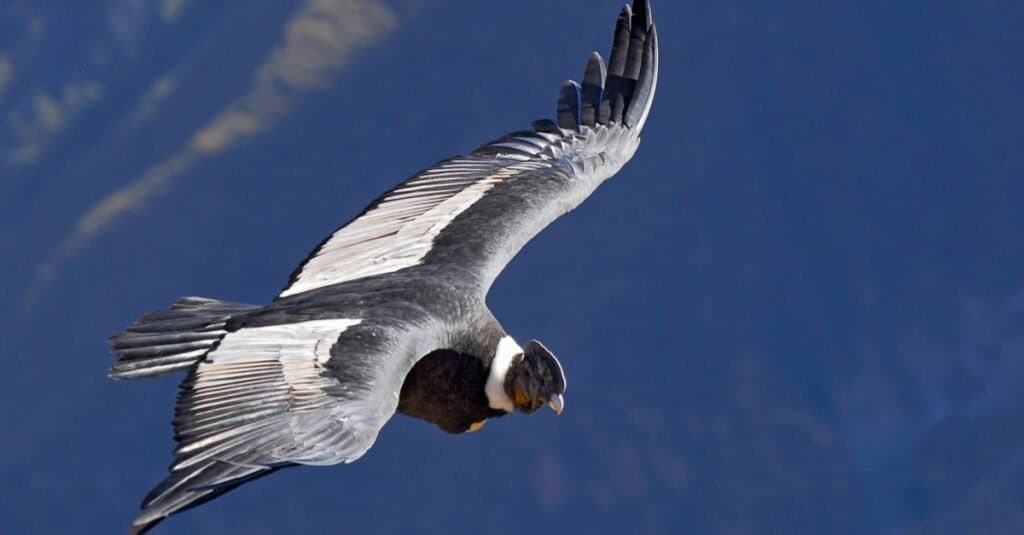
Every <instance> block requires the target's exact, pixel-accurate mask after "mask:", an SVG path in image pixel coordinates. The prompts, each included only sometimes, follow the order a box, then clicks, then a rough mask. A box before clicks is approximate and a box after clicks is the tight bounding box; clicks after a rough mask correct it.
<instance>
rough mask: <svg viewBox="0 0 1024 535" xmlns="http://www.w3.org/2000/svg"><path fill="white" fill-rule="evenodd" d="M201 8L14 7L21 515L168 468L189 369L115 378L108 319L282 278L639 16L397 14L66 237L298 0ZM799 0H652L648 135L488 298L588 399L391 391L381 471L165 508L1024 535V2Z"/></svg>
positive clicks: (9, 339) (606, 6) (554, 11)
mask: <svg viewBox="0 0 1024 535" xmlns="http://www.w3.org/2000/svg"><path fill="white" fill-rule="evenodd" d="M324 3H325V4H328V5H331V4H333V5H337V6H341V5H346V4H348V3H349V2H347V1H345V0H337V1H336V2H333V3H332V2H324ZM366 3H368V2H363V4H366ZM174 4H177V2H173V1H165V2H158V1H151V2H142V1H113V0H108V1H102V2H89V3H78V2H74V3H72V2H49V3H47V2H31V1H25V0H7V1H6V2H5V3H4V4H3V6H0V268H2V269H3V275H4V276H3V281H4V282H3V286H2V289H3V296H4V299H3V303H2V304H0V351H2V359H3V361H2V362H3V373H2V374H0V377H2V379H0V381H2V382H0V391H2V396H3V406H4V409H5V414H6V418H5V420H6V425H5V431H4V434H3V440H0V469H2V472H0V474H2V478H0V481H2V483H0V485H2V487H0V492H2V495H0V498H2V499H0V519H2V523H3V526H4V527H3V530H4V531H5V532H10V533H29V532H50V533H110V532H116V531H119V530H121V529H123V528H124V527H126V526H127V523H128V522H129V520H130V518H131V516H132V515H134V514H135V511H136V505H137V503H138V501H139V500H140V499H141V497H142V496H143V494H144V493H145V491H147V490H148V489H149V487H150V486H151V485H152V484H154V483H155V482H157V481H158V480H159V479H160V478H162V477H163V475H164V470H165V467H166V465H167V464H168V463H169V462H170V449H171V445H172V442H171V428H170V425H169V423H168V422H169V419H170V415H171V410H172V406H173V400H174V396H175V392H176V386H177V379H176V378H168V379H163V380H151V381H137V382H123V383H115V382H111V381H109V380H107V379H106V378H105V375H104V374H105V371H106V367H107V365H108V364H109V361H110V358H109V356H108V354H107V351H106V347H105V342H104V339H105V337H106V336H107V335H109V334H110V333H112V332H114V331H116V330H118V329H120V328H123V327H124V326H125V325H127V324H128V323H130V322H131V321H132V320H133V319H134V318H135V317H136V316H137V315H139V314H140V313H142V312H145V311H148V310H152V309H157V308H162V307H164V306H166V305H168V304H169V303H170V302H172V301H173V300H174V299H175V298H177V297H178V296H180V295H205V296H211V297H219V298H224V299H230V300H238V301H249V302H255V303H262V302H266V301H268V300H269V299H271V298H272V297H273V295H274V294H275V293H276V291H277V290H279V289H280V288H281V286H282V285H283V283H284V282H285V280H286V278H287V275H288V274H289V273H290V272H291V270H292V269H293V268H294V266H295V265H296V263H297V262H298V261H299V260H301V259H302V258H303V257H304V256H305V254H306V253H307V252H308V250H309V249H310V248H311V247H313V246H314V245H315V244H316V243H317V242H318V241H319V240H320V239H321V238H322V237H323V236H324V235H325V234H326V233H328V232H329V231H330V230H332V229H333V228H334V227H335V226H337V225H338V224H340V223H341V222H343V221H345V220H347V219H348V218H350V217H351V216H353V215H354V214H356V213H358V211H359V210H360V209H361V208H362V206H363V205H364V204H366V203H367V202H368V201H369V200H371V199H372V198H373V197H375V196H376V195H377V194H378V193H380V192H381V191H383V190H385V189H386V188H387V187H389V186H391V185H392V184H394V183H396V182H398V181H400V180H402V179H403V178H405V177H406V176H408V175H410V174H411V173H412V172H414V171H416V170H418V169H420V168H422V167H424V166H426V165H429V164H431V163H433V162H434V161H436V160H438V159H440V158H442V157H445V156H448V155H451V154H455V153H459V152H465V151H467V150H469V149H471V148H473V147H474V146H476V145H477V144H479V143H481V142H484V141H487V140H489V139H491V138H494V137H496V136H498V135H500V134H502V133H504V132H506V131H509V130H513V129H519V128H522V127H525V126H527V125H528V124H529V121H531V120H533V119H536V118H539V117H542V116H550V115H551V114H552V113H553V111H554V104H555V98H556V94H557V89H558V86H559V84H560V83H561V82H562V81H563V80H564V79H566V78H569V77H574V78H575V77H578V76H579V74H580V71H581V70H582V67H583V63H584V60H585V58H586V55H587V53H589V52H590V51H591V50H593V49H598V50H599V51H601V52H602V53H606V52H607V48H608V45H609V43H610V31H611V26H612V24H613V22H614V19H615V15H616V10H617V9H618V7H619V3H618V2H616V1H604V0H602V1H594V0H572V1H569V0H560V1H558V2H554V1H539V0H531V1H525V0H520V1H517V2H473V3H472V4H471V3H469V2H459V1H450V2H441V1H436V2H435V1H419V0H406V1H401V2H391V3H387V4H386V10H387V12H388V13H390V18H388V19H387V20H391V23H388V24H383V25H382V28H384V29H376V30H373V31H372V32H371V33H372V34H373V35H375V37H374V38H373V39H370V40H369V41H368V42H367V43H366V44H364V45H360V46H357V47H355V48H354V49H353V50H352V51H351V55H350V56H348V57H349V60H348V61H346V62H345V64H344V65H343V66H342V67H341V68H340V69H339V70H337V71H336V72H334V73H332V74H330V75H327V76H325V77H324V83H323V84H321V87H320V88H319V89H316V88H310V87H306V86H303V87H300V88H298V89H295V88H289V87H287V86H288V84H287V83H279V84H278V85H277V86H275V87H279V88H280V87H285V90H282V91H284V92H285V93H286V94H287V95H288V98H289V99H290V100H289V101H290V103H291V105H290V107H288V108H287V109H285V110H282V111H280V113H278V114H277V115H274V117H273V120H269V121H267V122H266V123H267V124H266V125H265V126H264V127H263V128H261V129H258V131H256V132H255V133H254V134H252V135H247V136H241V137H239V138H238V139H236V140H235V142H233V143H231V144H230V146H229V147H227V148H226V149H225V150H222V151H219V152H216V153H210V154H202V155H198V156H196V155H193V156H192V157H190V158H186V160H187V161H185V162H184V163H183V164H181V166H180V169H175V171H174V172H173V173H170V178H169V179H168V180H167V181H166V182H164V183H163V184H162V185H160V186H159V187H157V188H155V191H154V192H153V193H152V194H151V195H146V196H145V197H144V198H143V199H142V200H140V201H138V202H133V203H131V205H130V208H129V209H128V210H127V211H125V212H123V213H120V214H119V215H117V216H116V217H114V218H112V219H110V220H109V221H107V222H106V223H105V224H104V225H102V228H101V229H100V231H99V232H97V233H95V234H90V233H87V234H86V235H84V236H79V238H75V236H76V234H75V233H74V232H75V228H76V225H78V224H79V220H80V218H81V217H82V216H83V214H85V213H87V212H88V211H89V210H90V208H93V207H95V206H96V205H97V203H100V202H101V201H102V200H103V199H104V198H106V197H107V196H108V195H110V194H112V193H114V192H116V191H118V190H119V189H121V188H123V187H125V186H127V185H129V184H131V183H133V182H134V181H137V180H139V179H140V177H144V176H145V174H146V171H147V169H152V168H154V166H158V168H159V166H160V165H166V164H167V162H174V161H177V160H175V158H176V156H175V155H176V154H177V155H179V156H180V154H181V151H182V150H183V149H182V148H183V147H187V146H188V143H189V139H190V137H191V136H192V135H193V134H194V133H195V132H197V131H198V130H200V129H201V128H203V127H204V125H208V124H210V122H211V121H212V120H214V119H215V118H216V117H217V116H218V114H219V113H222V111H223V110H225V109H230V107H231V106H232V102H237V100H238V99H239V98H242V96H244V95H246V94H249V93H250V92H251V91H252V87H253V86H254V84H256V83H257V82H256V81H254V80H255V78H254V74H253V73H254V72H256V71H257V70H258V69H259V68H260V65H261V64H263V63H264V62H265V61H267V58H268V57H270V56H271V55H272V54H273V51H274V50H275V47H277V46H278V45H280V43H281V42H282V40H283V39H284V38H285V35H286V32H287V31H288V30H287V29H286V28H288V26H287V25H288V24H289V21H290V20H292V19H291V18H292V17H293V16H295V15H296V13H298V12H299V9H301V8H302V5H303V4H302V2H299V1H293V2H275V1H270V0H261V1H249V0H246V1H242V0H231V1H225V2H216V3H210V2H188V1H186V2H184V3H182V4H181V5H182V6H183V7H182V8H181V9H182V11H180V12H179V13H178V14H177V17H176V18H175V17H174V16H170V15H168V11H167V10H170V9H172V8H173V7H174ZM770 4H772V5H771V6H767V5H765V3H762V2H737V1H724V2H714V3H706V2H705V3H700V2H678V1H674V0H672V1H669V0H661V1H658V2H657V3H656V5H655V13H656V15H657V20H658V25H659V33H660V37H661V44H662V50H661V57H662V64H661V66H662V69H661V72H662V75H661V81H660V85H659V88H658V91H659V92H658V97H657V100H656V103H655V107H654V110H653V112H652V114H651V118H650V121H649V123H648V126H647V129H646V131H645V133H644V143H643V144H642V145H641V148H640V151H639V152H638V153H637V156H636V157H635V159H634V160H633V161H632V162H631V163H630V164H629V165H628V166H627V167H626V168H625V169H624V170H623V171H622V172H621V173H620V174H619V175H618V177H617V178H615V179H614V180H612V181H610V182H609V183H607V184H606V185H605V186H604V187H602V189H601V190H600V191H598V192H597V193H596V194H595V195H594V196H593V197H592V198H591V199H590V200H589V201H588V202H587V203H586V204H584V205H583V206H582V207H581V208H580V209H579V210H578V211H576V212H574V213H572V214H571V215H570V216H569V217H566V218H565V219H563V220H560V221H558V222H557V223H556V224H555V225H553V226H552V227H550V228H549V229H548V230H547V231H545V232H544V233H543V234H541V235H540V236H539V237H538V238H537V239H536V240H534V241H533V242H532V243H531V244H530V245H529V246H528V247H527V248H526V249H525V250H524V251H523V252H522V254H521V255H520V256H519V257H518V258H517V259H516V261H515V262H513V263H512V264H511V265H510V266H509V268H508V269H507V270H506V272H505V274H504V275H503V277H502V278H501V279H500V280H499V281H498V283H497V284H496V285H495V287H494V288H493V290H492V292H491V295H490V299H489V302H490V305H491V307H492V308H493V309H494V310H495V312H496V314H497V315H498V316H499V318H500V319H501V320H502V321H503V323H504V325H505V327H506V328H507V329H508V330H509V331H510V332H511V333H513V334H514V335H515V336H517V338H519V339H520V340H525V339H529V338H532V337H536V338H539V339H541V340H543V341H544V342H545V343H546V344H547V345H548V346H549V347H551V348H552V349H553V350H554V351H555V352H556V353H557V354H558V355H559V357H560V358H561V359H562V361H563V363H564V364H565V365H566V368H567V369H566V371H567V374H568V376H569V390H568V393H567V402H566V412H565V414H563V415H562V416H561V417H555V416H554V415H552V414H550V413H549V412H545V413H542V414H538V415H536V416H532V417H523V416H513V417H509V418H505V419H503V420H501V421H498V422H492V423H491V424H490V425H488V426H487V427H486V428H485V429H484V430H483V431H481V432H479V433H475V434H471V435H465V436H458V437H452V436H447V435H445V434H443V433H441V432H439V431H438V430H436V429H435V428H433V427H431V426H428V425H426V424H423V423H421V422H417V421H412V420H410V419H407V418H404V417H396V418H395V419H394V420H393V421H392V422H391V423H390V424H389V425H388V426H387V427H386V428H385V429H384V431H383V432H382V433H381V436H380V438H379V440H378V442H377V445H376V446H375V447H374V448H373V449H372V450H371V451H370V453H369V454H368V455H367V456H366V457H365V458H363V459H362V460H360V461H359V462H357V463H355V464H353V465H350V466H341V467H332V468H325V469H308V468H303V469H295V470H288V471H284V472H282V473H280V474H277V475H274V476H272V477H270V478H268V479H266V480H263V481H260V482H258V483H254V484H252V485H247V486H245V487H243V488H241V489H240V490H238V491H236V492H233V493H231V494H230V495H228V496H226V497H224V498H222V499H219V500H217V501H216V502H214V503H212V504H210V505H208V506H204V507H203V508H201V509H197V510H195V511H193V512H190V513H187V514H185V515H183V516H181V517H176V518H174V519H172V520H170V521H169V522H167V523H166V524H165V525H163V526H161V528H162V529H161V530H160V532H165V533H225V532H239V533H242V532H246V533H288V532H298V531H300V530H302V531H310V532H313V531H316V532H329V533H334V532H348V533H375V532H408V531H412V530H417V531H456V532H458V531H467V532H468V531H475V532H482V533H523V532H530V531H534V532H538V531H539V532H550V531H552V530H554V529H559V530H572V531H573V532H577V531H578V532H597V531H604V532H628V531H635V532H643V533H658V532H662V533H668V532H680V531H683V532H692V533H874V532H886V533H967V532H974V533H980V532H986V533H1020V532H1021V531H1022V530H1024V508H1022V503H1024V453H1022V452H1024V426H1021V425H1020V422H1021V421H1022V418H1024V393H1022V389H1021V387H1020V384H1021V381H1022V380H1024V360H1022V351H1024V330H1022V329H1024V281H1022V276H1021V273H1022V271H1024V216H1022V214H1021V210H1020V204H1021V199H1022V194H1024V186H1022V174H1024V156H1022V152H1021V150H1020V140H1021V138H1022V134H1024V129H1022V127H1021V125H1022V123H1024V113H1022V107H1021V95H1022V94H1024V77H1022V73H1024V70H1022V69H1021V66H1020V50H1021V48H1022V44H1024V43H1022V40H1024V38H1022V37H1021V33H1020V26H1021V25H1020V23H1021V21H1022V20H1024V17H1022V15H1024V8H1022V7H1021V4H1020V3H1018V2H1009V1H999V0H990V1H986V2H975V1H971V2H967V1H962V2H945V3H934V2H898V3H892V2H879V1H866V2H863V1H859V2H846V1H840V2H809V1H804V2H801V1H796V0H788V1H780V2H773V3H770ZM940 4H941V6H940ZM470 5H471V6H472V7H469V6H470ZM4 65H6V67H4ZM4 72H6V73H7V75H6V76H5V75H4ZM165 75H167V76H170V77H171V78H173V80H175V82H174V84H173V88H172V89H173V90H171V91H168V92H166V93H167V94H166V98H163V99H162V100H160V99H157V100H158V101H155V104H154V105H153V106H151V107H150V109H149V111H148V112H146V113H145V114H142V115H139V114H140V113H141V112H139V110H140V109H141V108H140V106H141V104H140V103H141V102H142V101H143V100H144V98H145V95H146V94H147V91H149V89H148V88H150V87H152V84H153V83H154V81H155V80H157V79H159V78H160V77H161V76H165ZM90 84H93V85H90ZM69 88H70V89H69ZM83 88H84V89H83ZM83 95H84V96H83ZM47 99H49V103H48V101H47ZM54 103H56V105H57V112H58V113H57V116H56V120H55V118H54V117H55V115H54V113H53V112H54V109H53V104H54ZM26 148H28V149H31V150H34V151H35V153H34V156H30V157H26V156H25V154H30V153H27V152H25V149H26ZM178 163H181V162H180V161H179V162H178ZM61 244H64V245H63V246H62V245H61ZM69 244H70V245H69Z"/></svg>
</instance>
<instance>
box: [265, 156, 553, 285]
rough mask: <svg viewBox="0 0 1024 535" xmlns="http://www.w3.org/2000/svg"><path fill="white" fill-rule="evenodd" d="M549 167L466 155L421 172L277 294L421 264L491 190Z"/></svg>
mask: <svg viewBox="0 0 1024 535" xmlns="http://www.w3.org/2000/svg"><path fill="white" fill-rule="evenodd" d="M550 165H551V163H550V162H549V161H547V160H546V159H538V160H529V161H522V160H519V159H512V158H506V159H505V161H501V160H493V159H487V160H484V159H468V158H467V159H455V160H449V161H447V162H443V163H441V164H440V165H438V166H437V167H434V168H432V169H429V170H427V171H424V172H423V173H421V174H420V175H418V176H416V177H414V178H412V179H410V180H408V181H406V182H405V183H404V184H402V185H401V186H399V187H398V188H396V189H394V190H392V191H391V192H390V193H389V194H388V195H387V196H385V197H384V198H383V199H381V201H380V202H379V203H378V204H377V205H376V206H375V207H373V208H372V209H371V210H369V211H367V212H366V213H365V214H363V215H362V216H361V217H359V218H358V219H356V220H355V221H352V222H351V223H349V224H348V225H346V226H344V227H342V228H341V229H339V230H338V231H336V232H335V233H334V234H333V235H332V236H331V237H330V238H329V239H328V240H327V241H326V242H324V244H323V245H322V246H321V247H320V248H319V249H318V250H317V251H316V253H315V254H314V256H313V257H312V258H310V259H309V260H308V261H307V262H306V263H305V264H304V265H303V266H302V268H301V270H300V271H299V273H298V275H297V277H296V278H295V280H294V281H293V282H292V284H291V285H290V286H289V287H288V288H286V289H285V290H284V291H282V292H281V294H280V297H286V296H289V295H293V294H297V293H301V292H305V291H309V290H312V289H315V288H321V287H324V286H330V285H332V284H338V283H339V282H344V281H348V280H354V279H359V278H363V277H369V276H371V275H380V274H383V273H390V272H393V271H398V270H400V269H403V268H406V267H410V266H414V265H416V264H419V263H420V262H422V260H423V258H424V257H425V256H426V255H427V253H429V252H430V249H431V247H432V245H433V241H434V238H436V237H437V235H438V234H440V233H441V231H442V230H444V228H445V227H447V226H448V225H449V224H450V223H451V222H452V220H454V219H455V218H456V217H457V216H458V215H459V214H461V213H462V212H464V211H466V209H468V208H469V207H470V206H472V205H473V204H474V203H475V202H477V201H478V200H480V199H481V198H483V196H484V195H485V194H486V193H487V192H488V191H489V190H490V189H491V188H493V187H494V186H496V185H497V184H499V183H501V182H502V181H503V180H508V179H509V178H512V177H514V176H516V175H518V174H520V173H522V172H524V171H530V170H535V169H541V168H544V167H550Z"/></svg>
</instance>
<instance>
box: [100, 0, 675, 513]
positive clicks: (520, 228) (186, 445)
mask: <svg viewBox="0 0 1024 535" xmlns="http://www.w3.org/2000/svg"><path fill="white" fill-rule="evenodd" d="M657 79H658V37H657V32H656V30H655V26H654V23H653V21H652V16H651V11H650V7H649V5H648V2H647V1H646V0H635V1H634V2H633V5H632V6H629V5H627V6H625V7H624V8H623V10H622V13H621V14H620V16H619V18H618V20H617V22H616V25H615V32H614V39H613V45H612V51H611V56H610V57H609V61H608V63H607V64H605V62H604V60H603V59H602V58H601V56H600V55H599V54H597V53H596V52H595V53H594V54H593V55H591V57H590V58H589V59H588V61H587V63H586V67H585V69H584V73H583V77H582V82H581V83H577V82H574V81H569V82H566V83H565V84H564V85H563V86H562V89H561V91H560V93H559V98H558V105H557V108H556V115H555V120H547V119H545V120H540V121H535V122H534V123H533V128H532V129H531V130H528V131H521V132H514V133H511V134H508V135H506V136H504V137H502V138H500V139H498V140H496V141H493V142H491V143H487V144H485V145H483V146H481V147H480V148H478V149H476V150H474V151H473V152H471V153H469V154H468V155H465V156H457V157H454V158H450V159H447V160H443V161H441V162H440V163H438V164H436V165H434V166H433V167H430V168H428V169H426V170H424V171H422V172H420V173H417V174H416V175H415V176H413V177H412V178H410V179H408V180H406V181H405V182H403V183H401V184H399V185H398V186H396V187H395V188H393V189H392V190H390V191H388V192H387V193H385V194H384V195H382V196H381V197H379V198H378V199H377V200H376V201H374V202H373V203H371V204H370V206H368V207H367V208H366V209H365V210H364V211H363V213H362V214H360V215H359V216H357V217H356V218H355V219H353V220H351V221H350V222H349V223H347V224H346V225H344V226H342V227H341V228H339V229H338V230H336V231H335V232H334V233H333V234H331V235H330V236H328V237H327V238H326V239H325V240H324V241H323V242H322V243H321V244H320V245H319V246H318V247H317V248H316V249H315V250H314V251H313V252H312V253H311V254H310V255H309V257H308V258H306V259H305V260H304V261H303V262H302V264H300V265H299V267H298V268H296V270H295V271H294V272H293V273H292V275H291V277H290V279H289V281H288V284H287V285H286V286H285V288H284V289H283V290H282V291H281V293H280V294H279V295H278V296H277V298H275V299H274V301H273V302H271V303H270V304H268V305H266V306H254V305H246V304H239V303H229V302H225V301H219V300H215V299H206V298H199V297H186V298H182V299H180V300H178V301H177V302H176V303H175V304H174V305H172V306H171V308H170V309H169V310H164V311H159V312H153V313H150V314H147V315H144V316H142V317H141V318H139V320H137V321H136V322H135V323H134V324H133V325H132V326H131V327H129V328H128V329H127V330H125V331H124V332H121V333H118V334H116V335H114V336H113V337H111V338H110V346H111V348H112V350H113V352H114V353H115V355H116V361H115V362H114V364H113V366H112V367H111V369H110V373H109V374H110V376H111V377H113V378H115V379H131V378H137V377H153V376H158V375H163V374H166V373H169V372H174V371H179V370H187V376H186V378H185V380H184V381H183V382H182V384H181V390H180V394H179V396H178V401H177V406H176V407H175V414H174V428H175V440H176V442H177V447H176V448H175V450H174V453H175V460H174V463H173V464H172V466H171V468H170V474H169V475H168V476H167V478H166V479H164V481H162V482H161V483H160V484H158V485H157V486H156V487H155V488H153V490H151V491H150V493H149V494H148V495H147V496H146V497H145V499H144V500H143V503H142V512H141V513H140V514H139V515H138V517H136V519H135V521H134V522H133V525H132V532H133V533H143V532H145V531H147V530H149V529H150V528H152V527H153V526H154V525H156V524H157V523H158V522H160V521H161V520H163V519H164V518H166V517H167V516H169V515H171V514H174V513H177V512H180V511H183V510H185V509H189V508H191V507H195V506H196V505H199V504H201V503H204V502H206V501H209V500H211V499H213V498H215V497H217V496H219V495H221V494H223V493H225V492H227V491H229V490H231V489H233V488H235V487H237V486H238V485H241V484H243V483H245V482H247V481H251V480H253V479H255V478H258V477H261V476H265V475H267V474H269V473H271V472H273V471H275V470H278V469H280V468H284V467H288V466H294V465H330V464H337V463H341V462H351V461H354V460H356V459H358V458H359V457H360V456H362V455H363V454H364V453H365V452H366V451H367V450H368V449H369V448H370V447H371V446H372V445H373V442H374V440H376V438H377V434H378V432H379V431H380V429H381V427H382V426H383V425H384V424H385V423H387V421H388V420H389V419H390V418H391V416H392V415H393V414H394V413H395V412H396V411H397V412H401V413H403V414H406V415H409V416H413V417H416V418H421V419H424V420H426V421H429V422H431V423H434V424H436V425H437V426H439V427H440V428H441V429H443V430H445V431H447V432H450V433H461V432H465V431H473V430H476V429H478V428H479V427H480V426H481V425H482V424H483V422H484V421H486V420H487V419H488V418H493V417H499V416H502V415H505V414H507V413H510V412H514V411H516V410H518V411H521V412H525V413H531V412H533V411H535V410H537V409H538V408H540V407H541V406H543V405H548V406H550V407H551V408H552V409H554V410H555V411H556V412H559V413H560V412H561V411H562V409H563V407H564V402H565V401H564V398H563V394H564V393H565V388H566V380H565V373H564V371H563V370H562V366H561V364H560V363H559V362H558V359H556V358H555V356H554V355H553V354H552V353H551V352H550V351H548V350H547V349H546V348H545V347H544V346H543V345H542V344H541V343H540V342H537V341H535V340H534V341H530V342H528V343H526V344H525V345H523V346H519V344H517V343H516V342H515V340H514V339H513V338H512V337H511V336H509V335H508V334H507V333H506V332H505V331H504V329H502V327H501V325H500V324H499V323H498V321H497V320H496V319H495V317H494V315H493V314H492V313H491V312H490V310H489V309H488V308H487V306H486V304H485V298H486V295H487V291H488V289H489V288H490V286H491V283H493V282H494V279H495V278H496V277H497V276H498V274H499V273H501V271H502V269H504V267H505V265H506V264H508V262H509V261H510V260H511V259H512V258H513V257H514V256H515V255H516V253H518V252H519V250H520V249H521V248H522V247H523V245H525V244H526V243H527V242H528V241H529V240H530V239H531V238H533V236H535V235H536V234H537V233H538V232H540V231H541V230H542V229H544V227H546V226H547V225H548V224H550V223H551V222H552V221H554V220H555V219H557V218H558V217H559V216H561V215H563V214H565V213H566V212H569V211H570V210H572V209H573V208H575V207H576V206H578V205H579V204H580V203H582V202H583V201H584V200H585V199H586V198H587V197H588V196H590V194H591V193H593V191H594V190H595V189H596V188H597V187H598V186H599V185H601V183H602V182H604V181H605V180H607V179H608V178H610V177H611V176H612V175H614V174H615V173H617V172H618V171H619V169H620V168H621V167H622V166H623V165H624V164H625V163H626V162H627V161H629V159H630V158H632V156H633V153H634V152H635V151H636V149H637V146H638V145H639V143H640V137H639V136H640V131H641V130H642V129H643V126H644V123H645V122H646V121H647V116H648V114H649V113H650V110H651V103H652V100H653V98H654V92H655V87H656V85H657Z"/></svg>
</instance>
